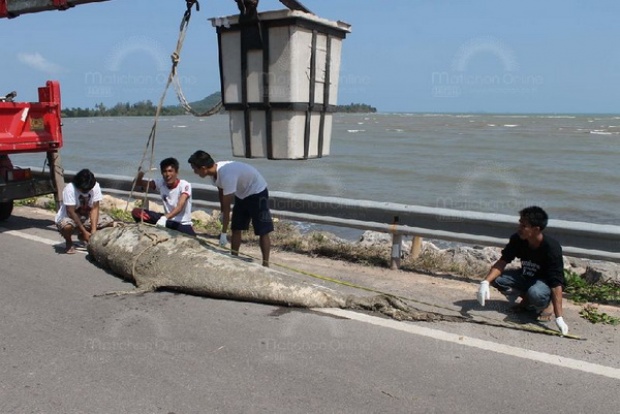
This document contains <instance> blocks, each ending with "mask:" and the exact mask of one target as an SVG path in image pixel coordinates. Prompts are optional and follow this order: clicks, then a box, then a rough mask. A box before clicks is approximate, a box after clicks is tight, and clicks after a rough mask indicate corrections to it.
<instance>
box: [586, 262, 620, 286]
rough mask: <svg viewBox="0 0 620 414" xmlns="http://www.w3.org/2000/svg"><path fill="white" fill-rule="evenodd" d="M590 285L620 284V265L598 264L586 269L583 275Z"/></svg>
mask: <svg viewBox="0 0 620 414" xmlns="http://www.w3.org/2000/svg"><path fill="white" fill-rule="evenodd" d="M581 277H582V278H584V279H585V280H586V281H587V282H588V283H592V284H594V283H610V282H613V283H620V265H618V264H615V263H607V262H598V263H595V264H590V265H589V266H588V267H586V270H585V272H584V273H583V274H582V275H581Z"/></svg>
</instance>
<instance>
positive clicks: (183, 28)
mask: <svg viewBox="0 0 620 414" xmlns="http://www.w3.org/2000/svg"><path fill="white" fill-rule="evenodd" d="M186 5H187V8H186V10H185V13H183V17H182V19H181V24H180V26H179V38H178V39H177V45H176V49H175V51H174V52H173V53H172V55H171V56H170V58H171V61H172V67H171V68H170V73H169V74H168V80H167V82H166V86H165V87H164V91H163V93H162V95H161V98H160V99H159V103H158V105H157V110H156V111H155V119H154V121H153V126H152V128H151V132H150V134H149V137H148V139H147V141H146V146H145V148H144V151H143V153H142V157H141V159H140V165H139V166H138V173H140V172H141V171H143V170H142V165H143V164H144V162H145V160H146V157H147V153H148V152H149V148H150V150H151V151H150V157H149V168H148V171H152V170H153V161H154V158H155V136H156V133H157V122H158V121H159V116H160V114H161V110H162V108H163V105H164V100H165V99H166V94H167V93H168V88H169V87H170V85H171V84H172V85H174V88H175V90H176V92H177V97H178V98H179V102H180V103H181V106H182V107H183V108H184V109H185V110H186V112H189V113H191V114H192V115H195V116H209V115H213V114H216V113H218V112H219V110H220V109H221V107H222V103H221V102H218V103H217V104H216V105H215V106H214V107H213V108H211V109H209V110H207V111H206V112H205V113H203V114H198V113H197V112H196V111H194V110H193V109H192V108H191V106H190V105H189V103H188V102H187V99H186V98H185V96H184V95H183V91H182V90H181V83H180V81H179V79H178V76H177V66H178V65H179V62H180V60H181V58H180V56H181V50H182V49H183V42H184V41H185V35H186V33H187V27H188V25H189V20H190V18H191V16H192V7H193V6H194V5H195V6H196V11H200V4H199V3H198V1H197V0H186ZM136 184H137V183H136V182H134V183H133V184H132V186H131V191H130V192H129V196H128V198H127V204H126V205H125V212H127V209H128V208H129V200H131V199H132V198H133V193H134V190H135V188H136ZM147 203H148V188H145V191H144V196H143V197H142V207H143V208H146V206H147ZM141 221H142V220H141Z"/></svg>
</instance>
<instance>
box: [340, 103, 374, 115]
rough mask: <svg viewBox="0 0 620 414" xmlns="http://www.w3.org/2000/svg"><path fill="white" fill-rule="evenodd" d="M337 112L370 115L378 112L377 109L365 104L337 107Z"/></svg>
mask: <svg viewBox="0 0 620 414" xmlns="http://www.w3.org/2000/svg"><path fill="white" fill-rule="evenodd" d="M336 112H347V113H360V112H361V113H370V112H373V113H374V112H377V108H375V107H374V106H370V105H367V104H363V103H351V104H349V105H336Z"/></svg>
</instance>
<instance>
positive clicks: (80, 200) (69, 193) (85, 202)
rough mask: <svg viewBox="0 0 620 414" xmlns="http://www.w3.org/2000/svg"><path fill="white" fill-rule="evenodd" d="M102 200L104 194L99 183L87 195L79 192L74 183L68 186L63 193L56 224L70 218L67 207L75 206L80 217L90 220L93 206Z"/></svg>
mask: <svg viewBox="0 0 620 414" xmlns="http://www.w3.org/2000/svg"><path fill="white" fill-rule="evenodd" d="M101 200H103V194H101V187H99V183H95V186H94V187H93V188H92V189H91V190H90V191H89V192H87V193H83V192H81V191H79V190H78V189H77V188H75V186H74V185H73V183H69V184H67V185H66V186H65V189H64V190H63V191H62V204H61V205H60V208H59V209H58V213H56V223H58V222H59V221H60V220H62V219H64V218H67V217H68V215H67V207H66V206H75V212H76V213H77V214H78V216H80V217H87V218H88V217H89V216H90V210H91V209H92V208H93V205H94V204H95V203H96V202H97V201H101Z"/></svg>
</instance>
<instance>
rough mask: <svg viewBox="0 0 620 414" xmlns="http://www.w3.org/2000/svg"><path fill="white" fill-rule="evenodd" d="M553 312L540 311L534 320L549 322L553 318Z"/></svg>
mask: <svg viewBox="0 0 620 414" xmlns="http://www.w3.org/2000/svg"><path fill="white" fill-rule="evenodd" d="M553 316H554V314H553V312H541V313H539V314H538V317H537V318H536V320H537V321H538V322H550V321H551V320H552V319H553Z"/></svg>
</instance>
